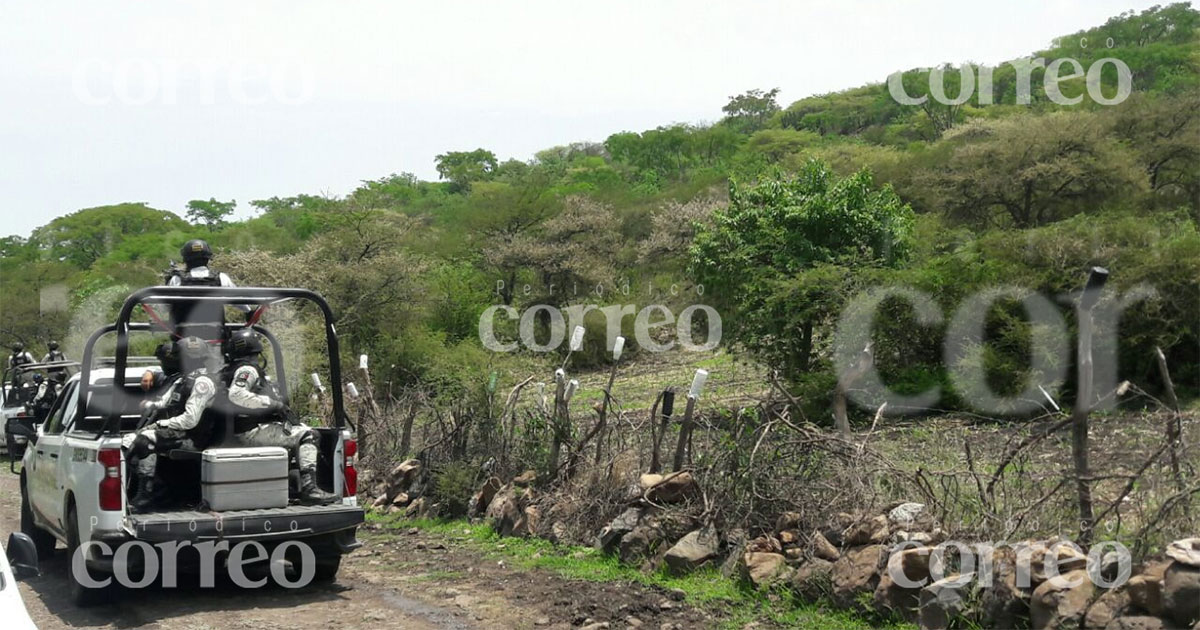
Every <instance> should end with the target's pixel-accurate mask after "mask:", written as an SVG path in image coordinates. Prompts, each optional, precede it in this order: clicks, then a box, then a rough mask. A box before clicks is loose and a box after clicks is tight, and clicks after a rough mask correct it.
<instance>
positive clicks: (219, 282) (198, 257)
mask: <svg viewBox="0 0 1200 630" xmlns="http://www.w3.org/2000/svg"><path fill="white" fill-rule="evenodd" d="M179 257H180V258H182V259H183V264H184V266H185V269H182V270H179V269H176V270H175V273H174V274H172V275H171V276H170V278H169V279H168V280H167V285H168V286H172V287H181V286H182V287H234V286H237V285H235V284H234V283H233V281H232V280H230V279H229V276H227V275H225V274H223V273H220V272H217V271H213V270H212V269H209V268H208V263H209V262H211V261H212V257H213V251H212V247H209V245H208V241H205V240H204V239H199V238H194V239H192V240H190V241H188V242H186V243H184V244H183V247H181V248H180V249H179Z"/></svg>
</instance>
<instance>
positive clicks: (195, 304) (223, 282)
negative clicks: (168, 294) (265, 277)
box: [166, 238, 250, 340]
mask: <svg viewBox="0 0 1200 630" xmlns="http://www.w3.org/2000/svg"><path fill="white" fill-rule="evenodd" d="M179 256H180V257H181V258H183V264H184V267H185V268H184V269H178V268H176V267H175V266H174V263H171V269H170V270H169V271H168V272H167V278H166V280H167V286H172V287H235V286H237V285H236V284H234V283H233V280H230V279H229V276H227V275H225V274H224V273H221V272H218V271H214V270H212V269H210V268H209V263H210V262H211V261H212V257H213V251H212V247H210V246H209V245H208V241H205V240H203V239H198V238H196V239H192V240H190V241H188V242H186V243H184V244H183V247H182V248H181V249H180V250H179ZM237 308H238V309H239V310H242V311H245V312H249V310H250V309H249V308H248V307H245V306H238V307H237ZM171 327H172V328H173V329H174V330H175V331H178V334H180V335H181V336H185V337H187V336H197V337H201V338H203V339H212V340H215V339H221V338H223V336H224V332H225V330H224V328H225V307H224V306H223V305H221V304H220V303H218V302H204V301H202V300H196V301H192V302H179V303H175V304H172V306H171Z"/></svg>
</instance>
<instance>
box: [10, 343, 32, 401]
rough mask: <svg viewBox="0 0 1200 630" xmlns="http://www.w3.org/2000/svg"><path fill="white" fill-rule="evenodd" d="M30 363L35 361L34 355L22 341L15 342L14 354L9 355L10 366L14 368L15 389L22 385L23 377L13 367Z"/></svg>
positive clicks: (13, 385)
mask: <svg viewBox="0 0 1200 630" xmlns="http://www.w3.org/2000/svg"><path fill="white" fill-rule="evenodd" d="M28 363H33V355H32V354H29V353H28V352H26V351H25V344H23V343H21V342H20V341H15V342H13V345H12V354H11V355H9V357H8V367H9V369H10V370H12V388H13V390H14V391H15V390H17V389H18V388H19V387H21V378H20V375H19V374H20V373H19V372H17V371H16V370H14V369H12V368H15V367H17V366H18V365H26V364H28Z"/></svg>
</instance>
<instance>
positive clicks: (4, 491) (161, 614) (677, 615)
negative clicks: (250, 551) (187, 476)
mask: <svg viewBox="0 0 1200 630" xmlns="http://www.w3.org/2000/svg"><path fill="white" fill-rule="evenodd" d="M5 468H7V465H6V466H5ZM19 515H20V490H19V483H18V479H17V476H16V475H12V474H9V473H8V471H7V470H5V471H4V472H3V473H2V474H0V536H2V539H3V540H7V538H8V534H9V532H11V531H14V530H16V529H18V528H19V526H20V518H19ZM360 538H361V539H362V540H363V541H364V542H365V543H366V546H365V547H364V549H360V550H358V551H356V552H355V553H353V554H351V555H350V556H349V557H348V558H347V559H346V561H344V562H343V564H342V570H341V573H340V574H339V576H338V580H337V582H336V583H335V584H332V585H325V586H312V587H308V588H304V589H299V590H289V589H285V588H281V587H272V586H267V587H264V588H262V589H256V590H247V589H239V588H238V587H236V586H234V585H232V584H222V583H220V582H218V584H217V586H216V588H212V589H201V588H198V587H197V586H196V585H195V584H194V583H192V584H190V585H189V584H188V583H187V581H186V580H183V579H181V585H180V587H178V588H174V589H164V588H150V589H143V590H139V591H128V590H126V591H123V592H121V593H120V594H119V596H118V599H117V600H116V601H114V602H113V603H112V604H108V605H104V606H100V607H96V608H87V609H81V608H78V607H76V606H74V605H73V604H72V603H71V602H69V601H68V600H67V597H66V590H67V588H66V586H67V581H66V572H67V558H66V552H65V550H64V549H63V548H62V547H61V546H60V548H59V550H58V552H57V553H56V554H55V555H54V557H53V558H50V559H47V560H44V561H43V562H42V576H41V577H39V578H36V579H32V580H28V581H25V582H22V583H21V584H20V589H21V594H22V596H23V597H24V599H25V605H26V607H27V608H28V609H29V613H30V615H31V616H32V617H33V620H34V622H35V623H36V624H37V626H38V628H40V629H41V630H54V629H57V628H107V629H118V628H122V629H123V628H155V629H161V630H225V629H246V630H277V629H278V630H283V629H290V628H313V629H316V628H371V629H390V628H405V629H409V628H411V629H416V630H426V629H439V630H460V629H469V628H505V629H507V628H537V629H539V630H540V629H542V628H571V627H577V626H587V625H589V624H593V623H594V624H600V625H599V626H598V627H611V628H614V629H615V628H623V627H638V626H641V627H645V628H679V629H682V628H689V629H690V628H701V627H706V626H708V625H710V624H711V623H712V619H711V618H710V617H709V616H708V615H706V614H705V613H703V612H701V611H698V610H694V609H691V608H689V607H687V606H685V605H683V604H679V603H675V602H671V601H670V599H669V598H668V597H667V596H666V594H665V593H662V592H659V591H655V590H653V589H648V588H643V587H640V586H631V585H624V584H603V583H596V582H584V581H572V580H565V579H563V578H561V577H558V576H555V575H549V574H546V573H544V572H541V571H523V570H518V569H514V568H510V567H508V566H506V565H504V564H502V563H499V562H497V561H495V560H487V559H484V558H482V557H481V556H480V554H479V552H478V551H477V550H474V549H471V548H469V547H467V546H466V545H464V544H461V543H459V542H457V541H455V540H453V539H452V538H451V539H434V538H430V537H428V536H426V535H425V534H423V533H418V532H415V531H412V530H410V531H404V532H395V531H392V532H382V531H371V530H366V531H363V532H362V533H361V534H360ZM604 623H608V624H610V625H609V626H603V625H602V624H604Z"/></svg>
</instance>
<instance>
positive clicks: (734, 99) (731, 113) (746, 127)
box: [721, 88, 779, 134]
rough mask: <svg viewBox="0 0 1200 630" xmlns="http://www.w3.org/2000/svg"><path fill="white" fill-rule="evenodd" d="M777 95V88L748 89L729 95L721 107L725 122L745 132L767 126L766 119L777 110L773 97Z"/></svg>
mask: <svg viewBox="0 0 1200 630" xmlns="http://www.w3.org/2000/svg"><path fill="white" fill-rule="evenodd" d="M777 96H779V88H774V89H771V90H767V91H766V92H764V91H762V90H748V91H746V92H744V93H742V94H738V95H735V96H730V97H729V102H728V103H726V104H725V106H724V107H722V108H721V111H723V112H725V120H724V122H725V124H727V125H729V126H730V127H733V128H734V129H736V130H737V131H739V132H741V133H745V134H750V133H754V132H755V131H758V130H759V129H762V128H763V127H765V126H767V121H769V120H770V119H771V116H774V115H775V113H776V112H778V111H779V104H778V103H776V102H775V97H777Z"/></svg>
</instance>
